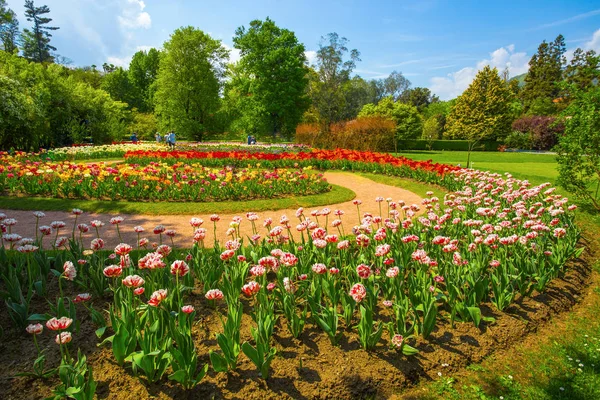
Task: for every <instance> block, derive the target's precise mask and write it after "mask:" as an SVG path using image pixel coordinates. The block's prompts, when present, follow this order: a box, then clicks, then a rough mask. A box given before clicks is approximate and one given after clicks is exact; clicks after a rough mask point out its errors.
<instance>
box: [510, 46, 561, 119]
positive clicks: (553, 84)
mask: <svg viewBox="0 0 600 400" xmlns="http://www.w3.org/2000/svg"><path fill="white" fill-rule="evenodd" d="M565 51H566V48H565V38H564V37H563V36H562V35H558V36H557V37H556V39H555V40H554V42H551V43H547V42H546V41H545V40H544V41H543V42H542V43H541V44H540V45H539V47H538V51H537V53H536V54H534V55H533V57H531V60H530V61H529V71H528V73H527V76H525V86H524V87H523V90H521V93H520V96H521V100H522V101H523V103H524V105H525V110H526V111H527V112H529V109H530V108H532V107H533V108H534V109H535V110H534V111H532V113H533V114H535V115H549V114H552V113H554V112H555V108H554V107H550V106H551V105H553V103H552V101H553V100H554V99H556V98H557V97H558V96H559V93H560V89H559V87H558V83H559V82H560V81H561V80H562V73H563V66H564V64H565V61H566V60H565V57H564V54H565ZM542 112H545V113H544V114H543V113H542Z"/></svg>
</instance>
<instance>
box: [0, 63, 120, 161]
mask: <svg viewBox="0 0 600 400" xmlns="http://www.w3.org/2000/svg"><path fill="white" fill-rule="evenodd" d="M65 71H66V68H65V67H62V66H60V65H54V64H53V65H47V66H46V65H42V64H38V63H33V62H28V61H27V60H25V59H23V58H20V57H16V56H14V55H11V54H8V53H5V52H1V53H0V75H1V76H2V77H3V78H2V80H1V82H0V85H1V86H2V91H1V92H2V95H1V96H2V97H3V99H4V100H3V101H2V104H1V105H0V122H1V123H0V145H1V146H2V148H4V149H10V148H15V149H19V150H37V149H39V148H40V147H47V146H59V145H68V144H71V143H79V142H81V141H83V139H84V138H92V140H93V141H94V142H95V143H103V142H110V141H111V140H113V139H115V138H119V137H120V136H122V135H123V134H124V133H125V122H124V121H125V118H126V110H125V107H126V105H125V104H123V103H120V102H117V101H114V100H112V99H111V98H110V96H109V95H108V93H106V92H104V91H103V90H99V89H94V88H92V87H91V86H89V85H88V84H86V83H84V82H81V81H78V80H77V79H75V78H74V77H73V76H69V74H68V73H66V72H65Z"/></svg>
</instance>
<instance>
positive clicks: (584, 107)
mask: <svg viewBox="0 0 600 400" xmlns="http://www.w3.org/2000/svg"><path fill="white" fill-rule="evenodd" d="M569 90H570V91H571V92H572V93H573V94H574V99H573V101H572V103H571V104H570V105H569V107H568V108H567V109H566V110H565V111H564V112H563V113H562V117H563V123H564V124H565V132H564V134H563V135H562V136H561V137H560V138H559V144H558V145H557V151H558V172H559V178H558V183H559V184H560V185H561V186H562V187H564V188H565V189H566V190H568V191H570V192H573V193H575V194H576V195H577V196H579V197H580V198H582V199H584V200H587V201H589V202H590V203H591V204H592V205H593V206H594V208H596V209H597V210H600V200H599V199H598V193H599V190H598V189H599V187H600V87H598V86H596V87H594V88H593V89H591V90H589V91H587V92H584V91H581V90H578V89H577V88H576V87H574V86H571V87H570V88H569Z"/></svg>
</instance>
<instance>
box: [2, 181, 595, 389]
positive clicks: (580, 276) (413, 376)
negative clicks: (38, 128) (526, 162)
mask: <svg viewBox="0 0 600 400" xmlns="http://www.w3.org/2000/svg"><path fill="white" fill-rule="evenodd" d="M327 178H328V179H329V180H330V182H332V183H335V184H340V185H343V186H346V187H349V188H351V189H352V190H354V191H355V192H356V194H357V198H360V199H362V200H363V201H364V202H365V206H366V205H367V204H372V205H371V206H370V207H371V208H373V206H374V204H375V203H374V202H373V201H372V200H373V198H374V197H375V196H384V197H392V198H394V200H400V199H403V200H405V201H406V203H407V204H411V203H418V202H419V201H420V198H419V197H418V196H416V195H415V194H413V193H410V192H407V191H405V190H402V189H398V188H393V187H390V186H387V185H382V184H376V183H374V182H372V181H370V180H368V179H366V178H361V177H358V176H355V175H351V174H346V173H328V174H327ZM330 208H331V209H332V210H334V209H342V210H344V211H345V212H346V215H345V216H344V218H346V221H351V223H354V222H355V221H356V220H357V216H356V207H355V206H354V205H353V204H352V203H351V202H347V203H342V204H339V205H331V206H330ZM368 208H369V207H365V209H364V210H363V209H362V208H361V212H363V211H371V212H376V211H377V210H375V209H371V210H370V209H368ZM294 211H295V210H280V211H275V212H271V213H263V214H264V215H261V217H273V218H274V220H275V218H277V219H278V217H279V216H280V215H282V214H287V215H288V216H289V217H290V218H292V217H293V212H294ZM6 213H7V214H8V215H9V216H10V217H14V218H16V219H17V220H19V224H18V225H17V227H18V229H17V230H16V231H18V232H19V233H20V234H25V235H26V234H27V232H28V231H27V229H33V228H32V227H31V226H25V225H26V224H28V223H30V222H31V220H33V218H32V217H31V212H23V211H21V212H12V211H6ZM109 217H110V216H108V215H101V216H98V215H87V214H86V218H90V219H95V218H99V219H102V220H104V221H105V222H108V218H109ZM124 217H125V218H126V222H127V224H126V225H127V226H128V227H130V228H131V227H133V226H134V225H138V224H141V225H143V226H144V227H145V228H146V229H147V230H151V229H152V228H153V226H154V225H156V224H159V223H161V224H164V225H165V226H167V228H174V229H177V230H178V231H180V235H179V236H178V238H177V239H178V240H177V241H176V244H179V245H182V246H188V245H189V243H188V240H189V237H190V236H189V233H191V228H190V227H189V224H188V221H189V217H182V216H177V217H170V216H164V217H146V216H124ZM200 217H203V218H204V219H205V220H208V216H200ZM221 217H222V219H221V222H220V223H219V224H220V225H219V226H218V227H217V229H218V232H223V231H224V230H225V229H226V225H227V224H228V223H229V221H230V217H232V216H231V215H222V216H221ZM70 218H71V216H69V215H67V214H66V213H54V212H53V213H47V217H46V219H47V220H48V221H52V220H57V219H58V220H68V219H70ZM84 222H87V221H84ZM107 225H108V224H107ZM205 226H206V227H207V229H208V228H210V227H211V225H210V222H206V223H205ZM242 227H244V224H242ZM245 228H246V229H249V228H250V226H249V224H248V223H246V227H245ZM188 229H189V231H188ZM243 229H244V228H242V231H243ZM208 231H209V232H211V231H212V229H208ZM106 232H107V233H106V234H103V235H102V236H103V237H104V238H109V239H110V240H109V246H110V245H114V244H116V243H117V241H118V238H117V237H116V231H114V229H113V228H112V227H109V229H106ZM188 232H189V233H188ZM248 233H249V232H248ZM150 235H151V233H150ZM124 239H125V240H126V241H129V242H130V243H134V241H135V239H136V236H135V234H133V233H127V234H126V235H125V238H124ZM211 242H212V238H210V237H208V238H207V243H211ZM581 244H582V245H585V246H587V251H586V252H584V254H583V256H582V258H581V259H578V260H574V261H572V262H570V264H569V268H568V269H567V273H566V274H565V276H564V277H563V278H559V279H556V280H555V281H553V282H552V283H551V284H550V286H549V287H548V289H547V291H546V292H544V293H543V294H537V293H534V295H533V297H532V298H526V299H524V300H522V301H520V299H518V298H517V301H516V302H515V304H513V305H512V306H511V307H509V308H508V309H507V310H506V312H505V313H499V312H497V311H496V310H495V309H494V308H493V306H492V305H490V304H487V305H483V306H482V311H483V313H484V315H486V316H492V317H494V318H496V321H495V322H494V323H484V322H482V324H481V325H480V328H476V327H474V326H473V324H472V323H456V326H455V327H454V328H452V327H450V326H449V324H448V323H447V321H440V322H438V326H437V328H436V330H435V331H434V333H433V334H432V335H431V337H430V338H429V339H428V340H423V339H421V338H419V339H418V340H417V342H416V343H412V344H413V345H414V347H416V348H417V349H418V350H419V353H418V354H417V355H416V356H411V357H407V356H404V355H402V354H400V353H397V352H396V351H394V350H389V348H388V344H389V343H388V338H387V336H386V335H384V338H383V340H382V341H381V342H380V344H379V345H378V347H377V348H376V349H375V350H374V351H372V352H366V351H364V350H363V349H362V348H361V347H360V344H359V340H358V337H357V335H356V332H355V331H351V330H350V329H347V327H344V326H343V325H342V326H341V330H342V331H343V335H342V339H341V342H340V345H339V346H338V347H334V346H332V345H331V344H330V342H329V340H328V339H327V337H326V335H325V334H324V333H322V331H321V330H320V329H319V328H318V327H316V325H314V324H313V323H312V322H310V318H309V320H308V322H307V326H306V328H305V330H304V332H303V333H302V335H301V336H300V338H299V339H298V340H296V339H294V338H293V337H291V335H290V334H289V332H288V330H287V327H286V326H285V324H284V321H283V320H282V319H280V320H279V321H278V323H277V326H276V328H275V334H274V336H273V341H274V343H273V344H274V345H275V346H276V348H277V356H276V358H275V360H274V361H273V363H272V365H271V367H272V372H271V375H270V377H269V379H268V380H266V381H264V380H263V379H261V378H260V377H259V376H258V372H257V370H256V369H255V367H254V366H253V365H252V363H251V362H250V361H249V360H248V359H247V358H246V357H245V356H244V355H243V354H241V355H240V358H239V365H238V369H237V370H236V371H235V372H232V373H229V374H225V373H215V372H214V371H212V370H209V373H208V375H207V377H206V378H205V380H204V381H203V382H202V383H201V384H200V385H199V386H197V387H196V388H195V389H194V390H192V391H189V392H186V391H184V390H183V389H181V388H180V387H179V386H177V385H175V384H173V383H172V382H170V381H168V380H167V379H166V378H163V379H162V380H161V381H160V382H159V383H157V384H148V383H147V382H145V381H144V380H143V379H138V378H137V377H135V376H134V375H133V374H132V372H131V369H130V368H128V367H127V366H125V367H120V366H118V365H116V363H115V361H114V357H113V355H112V353H111V351H110V349H109V348H108V347H98V346H97V344H98V343H99V342H100V340H98V339H97V338H96V336H95V334H94V330H95V328H94V325H93V324H92V321H91V318H90V316H89V313H88V312H87V311H86V310H85V309H84V308H83V307H82V306H80V305H78V319H81V328H80V331H79V332H78V333H77V334H75V335H74V339H73V343H72V344H73V346H72V348H73V349H76V348H77V347H79V348H81V350H82V352H83V353H84V354H86V355H87V357H88V363H89V364H90V365H91V366H92V368H93V372H94V378H95V380H96V381H97V382H98V388H97V395H98V398H101V399H136V400H137V399H146V398H159V399H168V398H177V399H185V398H189V399H196V398H199V399H204V398H217V399H221V398H224V399H280V398H294V399H329V398H339V399H357V398H365V397H373V398H393V397H398V398H401V396H402V392H403V391H405V390H406V389H408V388H411V387H414V385H415V384H416V383H417V382H418V381H420V380H433V379H438V377H439V374H440V373H441V374H442V376H446V375H448V374H453V373H459V372H460V371H461V370H462V369H463V368H465V367H466V366H467V365H469V364H471V363H477V362H480V361H482V360H483V359H484V358H486V357H488V356H490V355H491V354H494V353H495V352H497V351H501V352H508V353H509V352H510V349H511V348H512V347H514V346H515V345H516V344H517V343H522V342H523V341H525V340H529V338H535V334H536V332H537V331H538V330H539V329H541V328H543V327H545V326H547V325H548V323H549V321H550V320H558V319H560V318H562V317H563V316H564V314H565V313H567V312H569V311H571V310H572V309H573V307H574V306H575V307H576V304H577V303H578V302H579V301H580V300H581V298H582V297H584V296H585V292H586V289H587V287H588V285H589V284H590V282H591V281H592V279H596V278H595V275H594V274H592V272H591V269H590V268H589V266H590V265H591V264H592V262H593V260H594V259H595V258H596V257H597V256H598V254H599V251H598V249H597V248H596V247H595V245H591V244H589V243H587V242H586V241H585V240H583V239H582V243H581ZM52 282H53V283H54V284H55V285H56V281H52ZM57 291H58V288H57V287H54V288H53V289H52V290H51V296H50V298H52V296H54V295H55V294H56V292H57ZM75 294H76V293H75V292H72V293H71V295H72V296H74V295H75ZM243 302H244V307H245V312H244V316H243V322H242V331H241V340H242V341H245V340H250V339H251V335H250V326H251V324H252V321H251V318H250V316H249V315H248V311H249V308H250V305H249V303H248V301H247V300H243ZM93 303H94V307H95V308H96V309H107V308H108V304H109V303H110V299H94V300H93ZM188 304H192V305H194V307H195V308H196V311H197V313H198V314H197V318H196V319H197V321H196V323H195V325H194V327H193V332H194V338H195V341H196V346H197V349H198V352H199V354H200V358H201V361H202V364H204V363H208V362H209V358H208V351H209V350H217V349H218V346H217V343H216V340H215V334H216V333H218V332H220V331H221V323H220V321H219V314H221V315H222V314H225V313H226V309H225V308H224V305H223V304H221V305H218V309H216V310H215V309H213V308H211V307H210V306H209V305H208V304H207V301H206V300H205V299H204V296H203V295H202V293H200V292H199V291H196V292H194V293H193V294H191V295H190V296H189V300H188ZM32 309H33V310H35V311H36V312H40V313H42V312H47V311H49V308H48V305H47V303H46V302H45V301H44V300H41V299H37V302H34V304H33V305H32ZM0 324H1V326H3V327H8V328H5V332H4V338H3V340H2V341H0V354H1V355H2V363H0V380H1V382H2V384H1V385H0V398H1V399H32V398H43V397H46V396H50V395H51V391H52V388H53V387H54V386H55V385H56V384H57V382H58V380H57V379H54V378H53V379H51V380H47V381H43V380H34V379H30V378H24V377H14V375H15V374H16V373H18V372H22V371H28V370H30V368H31V365H32V362H33V360H34V359H35V357H36V352H35V348H34V346H33V343H32V340H31V337H30V336H29V335H27V334H26V333H24V332H22V333H21V332H16V331H15V330H14V329H12V328H10V326H11V321H10V319H9V317H8V314H7V312H6V309H5V308H2V312H0ZM39 339H40V346H41V348H42V349H45V350H46V355H47V359H48V364H49V365H56V364H57V363H58V360H59V354H58V350H57V346H56V344H55V343H54V341H53V339H52V338H51V337H50V335H41V336H40V338H39Z"/></svg>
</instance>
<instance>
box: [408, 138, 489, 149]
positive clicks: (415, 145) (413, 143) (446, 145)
mask: <svg viewBox="0 0 600 400" xmlns="http://www.w3.org/2000/svg"><path fill="white" fill-rule="evenodd" d="M469 143H470V142H469V141H468V140H398V149H401V150H446V151H469ZM499 146H500V143H499V142H496V141H495V140H484V141H481V142H478V143H477V144H476V145H475V147H473V148H472V150H473V151H497V150H498V147H499Z"/></svg>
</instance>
